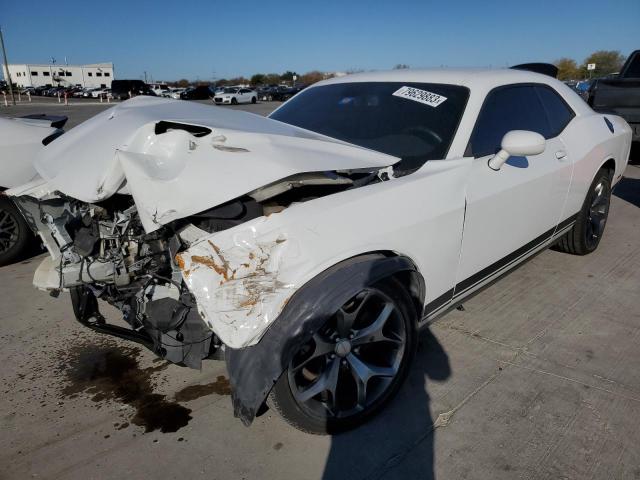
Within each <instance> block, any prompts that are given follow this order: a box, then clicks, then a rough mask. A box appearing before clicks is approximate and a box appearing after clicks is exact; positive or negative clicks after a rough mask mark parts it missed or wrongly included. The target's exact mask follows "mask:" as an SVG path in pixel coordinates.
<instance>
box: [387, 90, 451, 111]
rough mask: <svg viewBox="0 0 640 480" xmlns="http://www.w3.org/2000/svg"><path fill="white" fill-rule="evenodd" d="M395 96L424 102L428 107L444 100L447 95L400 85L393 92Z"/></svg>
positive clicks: (435, 105)
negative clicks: (400, 86)
mask: <svg viewBox="0 0 640 480" xmlns="http://www.w3.org/2000/svg"><path fill="white" fill-rule="evenodd" d="M393 95H394V96H395V97H402V98H406V99H408V100H413V101H414V102H420V103H424V104H425V105H429V106H430V107H437V106H438V105H440V104H441V103H442V102H444V101H445V100H446V99H447V97H443V96H442V95H438V94H437V93H433V92H427V91H426V90H420V89H419V88H414V87H402V88H400V89H399V90H396V91H395V92H393Z"/></svg>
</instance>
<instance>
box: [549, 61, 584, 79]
mask: <svg viewBox="0 0 640 480" xmlns="http://www.w3.org/2000/svg"><path fill="white" fill-rule="evenodd" d="M553 64H554V65H555V66H556V67H558V80H577V79H579V78H581V77H582V72H581V70H580V68H579V67H578V64H577V63H576V61H575V60H573V59H571V58H566V57H563V58H560V59H558V60H556V61H555V62H553Z"/></svg>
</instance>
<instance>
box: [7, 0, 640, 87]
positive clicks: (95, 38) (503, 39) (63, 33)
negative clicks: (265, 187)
mask: <svg viewBox="0 0 640 480" xmlns="http://www.w3.org/2000/svg"><path fill="white" fill-rule="evenodd" d="M3 4H4V5H3ZM0 5H2V7H1V8H0V26H1V27H2V30H3V33H4V37H5V44H6V47H7V55H8V57H9V58H8V59H9V63H49V61H50V59H51V57H54V58H55V59H56V60H57V62H58V63H64V61H65V60H64V59H65V57H66V58H67V62H68V63H69V64H83V63H96V62H113V63H114V64H115V77H116V78H121V79H122V78H142V77H143V75H144V72H145V71H146V72H147V75H148V78H149V79H153V80H156V81H158V80H167V81H170V80H178V79H180V78H187V79H190V80H201V81H210V80H215V79H217V78H229V77H233V76H238V75H244V76H250V75H252V74H254V73H271V72H276V73H282V72H284V71H286V70H292V71H296V72H298V73H304V72H307V71H310V70H321V71H325V72H335V71H353V70H384V69H390V68H392V67H393V66H394V65H396V64H398V63H403V64H407V65H409V66H411V68H420V67H440V66H451V67H464V66H469V67H478V66H491V67H504V66H509V65H515V64H517V63H523V62H532V61H542V62H553V61H554V60H556V59H558V58H560V57H570V58H573V59H575V60H577V61H578V63H580V62H582V61H583V60H584V58H585V57H586V56H587V55H588V54H589V53H591V52H593V51H595V50H620V51H621V52H622V53H623V54H624V55H628V54H629V53H630V52H631V51H633V50H634V49H640V0H582V1H573V0H553V1H547V0H536V1H531V0H529V1H519V0H511V1H503V0H496V1H492V0H483V1H470V0H469V1H467V0H459V1H455V0H445V1H442V0H441V1H437V2H433V1H403V0H395V1H384V2H383V1H380V2H377V1H375V0H369V1H361V0H342V1H334V0H324V1H305V0H297V1H285V0H279V1H264V0H262V1H260V2H253V1H249V0H243V1H241V2H234V1H227V2H217V1H208V2H191V1H176V0H171V1H169V0H156V1H153V2H146V1H121V0H107V1H103V2H100V3H99V4H98V3H96V4H92V2H87V1H86V0H82V1H80V0H65V1H64V2H62V3H55V2H54V3H51V2H50V1H47V2H44V1H41V0H35V1H32V2H30V3H29V7H28V8H25V5H24V3H23V2H15V1H13V2H12V1H10V0H0ZM56 5H57V6H56Z"/></svg>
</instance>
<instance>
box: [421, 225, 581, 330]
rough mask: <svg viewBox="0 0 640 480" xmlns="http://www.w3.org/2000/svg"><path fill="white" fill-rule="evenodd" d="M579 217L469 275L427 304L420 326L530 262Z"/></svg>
mask: <svg viewBox="0 0 640 480" xmlns="http://www.w3.org/2000/svg"><path fill="white" fill-rule="evenodd" d="M577 217H578V214H575V215H572V216H571V217H569V218H567V219H566V220H564V221H563V222H561V223H560V224H558V226H557V227H554V228H552V229H550V230H548V231H546V232H545V233H543V234H542V235H540V236H539V237H537V238H536V239H534V240H532V241H531V242H529V243H527V244H526V245H524V246H522V247H520V248H519V249H517V250H516V251H515V252H512V253H510V254H509V255H507V256H506V257H503V258H501V259H500V260H498V261H497V262H494V263H493V264H491V265H489V266H488V267H486V268H484V269H482V270H480V271H479V272H478V273H475V274H473V275H471V276H470V277H469V278H467V279H465V280H463V281H461V282H459V283H457V284H456V286H455V288H452V289H451V290H448V291H447V292H445V293H443V294H442V295H440V296H439V297H438V298H436V299H435V300H433V301H431V302H429V303H428V304H427V305H426V306H425V309H424V316H423V317H422V320H421V324H429V323H431V322H433V321H434V320H436V319H437V318H439V317H441V316H442V315H444V314H445V313H446V312H448V311H449V310H451V309H452V308H454V307H456V306H457V305H459V304H460V303H461V302H462V300H464V299H466V298H468V297H469V296H470V295H472V294H473V293H475V292H477V291H479V290H480V289H482V288H483V287H485V286H488V285H489V284H491V283H493V282H494V281H496V280H498V279H499V278H501V277H502V276H503V275H505V274H506V273H508V272H509V271H511V270H512V269H514V268H515V267H517V266H518V265H520V264H521V263H523V262H524V261H525V260H528V259H530V258H532V257H533V256H534V255H535V254H537V253H539V252H541V251H542V250H544V249H545V248H547V247H549V246H550V245H551V244H552V243H553V241H554V240H556V239H558V238H559V237H561V236H562V235H564V234H565V233H566V232H567V231H569V229H570V228H571V227H573V225H574V224H575V223H576V219H577Z"/></svg>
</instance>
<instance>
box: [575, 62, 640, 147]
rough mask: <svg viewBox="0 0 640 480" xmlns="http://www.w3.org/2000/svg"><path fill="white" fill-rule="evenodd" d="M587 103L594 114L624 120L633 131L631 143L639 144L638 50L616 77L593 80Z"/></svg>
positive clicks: (639, 67)
mask: <svg viewBox="0 0 640 480" xmlns="http://www.w3.org/2000/svg"><path fill="white" fill-rule="evenodd" d="M587 103H589V105H590V106H591V108H593V109H594V110H595V111H596V112H600V113H612V114H615V115H619V116H621V117H622V118H624V119H625V120H626V121H627V123H628V124H629V125H631V128H632V130H633V141H634V142H640V50H636V51H634V52H633V53H632V54H631V55H629V58H627V61H626V62H625V64H624V66H623V67H622V70H620V74H619V75H618V76H616V77H615V78H600V79H597V80H595V81H594V82H593V85H592V86H591V88H590V90H589V96H588V98H587Z"/></svg>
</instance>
